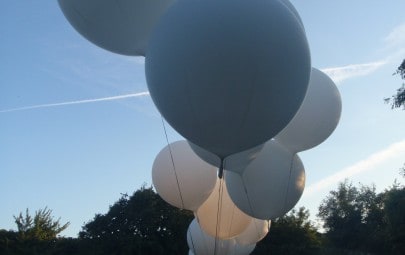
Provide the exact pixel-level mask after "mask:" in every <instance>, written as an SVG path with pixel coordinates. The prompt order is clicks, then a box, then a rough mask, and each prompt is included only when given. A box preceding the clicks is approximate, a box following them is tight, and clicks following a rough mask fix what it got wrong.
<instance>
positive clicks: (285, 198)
mask: <svg viewBox="0 0 405 255" xmlns="http://www.w3.org/2000/svg"><path fill="white" fill-rule="evenodd" d="M296 155H297V154H294V156H293V157H292V158H291V162H290V175H289V176H288V183H287V188H286V191H285V197H284V208H283V209H285V208H287V198H288V193H289V190H290V182H291V175H292V168H293V163H294V158H295V156H296Z"/></svg>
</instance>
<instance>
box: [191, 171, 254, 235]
mask: <svg viewBox="0 0 405 255" xmlns="http://www.w3.org/2000/svg"><path fill="white" fill-rule="evenodd" d="M195 215H196V218H197V219H198V222H199V224H200V226H201V228H202V229H203V230H204V231H205V232H206V233H207V234H209V235H211V236H214V237H216V238H219V239H231V238H233V237H235V236H237V235H239V234H240V233H242V232H243V231H244V230H245V229H246V228H247V227H248V225H249V223H250V221H251V219H252V218H251V217H250V216H248V215H246V214H245V213H243V212H242V211H241V210H240V209H238V207H236V206H235V204H234V203H233V202H232V200H231V198H230V197H229V194H228V191H227V189H226V185H225V183H224V179H218V181H217V184H216V186H215V188H214V190H213V191H212V193H211V195H210V197H209V198H208V199H207V200H206V201H205V202H204V203H203V204H202V205H201V207H200V208H198V210H197V211H196V212H195Z"/></svg>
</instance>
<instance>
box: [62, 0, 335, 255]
mask: <svg viewBox="0 0 405 255" xmlns="http://www.w3.org/2000/svg"><path fill="white" fill-rule="evenodd" d="M58 2H59V5H60V7H61V9H62V11H63V13H64V15H65V16H66V18H67V19H68V21H69V22H70V23H71V24H72V26H73V27H74V28H75V29H76V30H77V31H78V32H79V33H80V34H82V35H83V36H84V37H85V38H87V39H88V40H89V41H91V42H93V43H94V44H96V45H98V46H100V47H102V48H104V49H106V50H109V51H112V52H115V53H118V54H124V55H131V56H145V73H146V80H147V84H148V88H149V92H150V95H151V97H152V99H153V101H154V103H155V105H156V107H157V108H158V110H159V111H160V113H161V114H162V116H163V117H164V118H165V119H166V121H167V122H168V123H169V124H170V125H171V126H172V127H173V128H174V129H175V130H176V131H177V132H178V133H179V134H181V135H182V136H183V137H184V138H186V140H184V141H178V142H174V143H171V144H168V146H166V147H165V148H164V149H163V150H162V151H161V152H160V153H159V154H158V155H157V157H156V159H155V161H154V163H153V168H152V179H153V184H154V186H155V188H156V191H157V192H158V194H159V195H160V196H161V197H162V198H163V199H164V200H165V201H167V202H168V203H170V204H172V205H174V206H177V207H179V208H182V209H187V210H192V211H193V212H194V213H195V220H194V221H193V222H192V223H191V224H190V226H189V229H188V233H187V241H188V244H189V248H190V253H189V254H196V255H200V254H249V253H250V252H251V251H252V250H253V249H254V247H255V243H256V242H258V241H259V240H261V239H262V238H264V236H265V235H266V234H267V233H268V231H269V228H270V220H272V219H275V218H277V217H280V216H282V215H284V214H285V213H287V212H288V211H289V210H291V209H292V208H293V207H294V206H295V205H296V203H297V202H298V200H299V199H300V197H301V195H302V193H303V191H304V186H305V169H304V166H303V163H302V162H301V160H300V158H299V156H298V155H297V153H298V152H300V151H304V150H308V149H310V148H313V147H314V146H317V145H319V144H320V143H322V142H323V141H324V140H326V139H327V138H328V137H329V135H330V134H331V133H332V132H333V131H334V129H335V128H336V126H337V124H338V122H339V118H340V113H341V99H340V94H339V91H338V89H337V88H336V85H335V84H334V83H333V81H332V80H331V79H330V78H329V77H328V76H327V75H326V74H325V73H323V72H321V71H320V70H318V69H316V68H313V67H311V59H310V51H309V45H308V41H307V38H306V33H305V30H304V25H303V23H302V20H301V18H300V16H299V14H298V12H297V10H296V9H295V8H294V6H293V5H292V4H291V3H290V2H289V1H288V0H250V1H247V0H153V1H152V0H115V1H112V0H58ZM217 175H218V177H219V178H218V177H217Z"/></svg>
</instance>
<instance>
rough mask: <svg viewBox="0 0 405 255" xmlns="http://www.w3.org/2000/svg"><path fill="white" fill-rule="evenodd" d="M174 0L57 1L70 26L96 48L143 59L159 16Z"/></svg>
mask: <svg viewBox="0 0 405 255" xmlns="http://www.w3.org/2000/svg"><path fill="white" fill-rule="evenodd" d="M174 1H175V0H58V2H59V6H60V8H61V9H62V11H63V14H64V15H65V17H66V18H67V20H68V21H69V22H70V24H71V25H72V26H73V27H74V28H75V29H76V30H77V31H78V32H79V33H80V34H81V35H82V36H84V37H85V38H86V39H87V40H89V41H91V42H92V43H94V44H96V45H97V46H99V47H101V48H103V49H106V50H109V51H112V52H115V53H118V54H123V55H131V56H139V55H141V56H144V55H145V50H146V47H147V44H148V40H149V36H150V33H151V31H152V30H153V28H154V27H155V25H156V23H157V21H158V20H159V18H160V16H161V15H162V14H163V13H164V12H165V11H166V9H167V8H168V7H169V6H170V5H171V4H172V3H173V2H174Z"/></svg>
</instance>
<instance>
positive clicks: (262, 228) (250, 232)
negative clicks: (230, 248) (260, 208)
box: [235, 218, 271, 246]
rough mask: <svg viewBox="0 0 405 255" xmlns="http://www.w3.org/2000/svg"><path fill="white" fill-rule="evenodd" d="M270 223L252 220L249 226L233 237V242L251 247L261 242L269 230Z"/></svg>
mask: <svg viewBox="0 0 405 255" xmlns="http://www.w3.org/2000/svg"><path fill="white" fill-rule="evenodd" d="M270 224H271V221H269V220H260V219H255V218H253V219H252V221H251V222H250V224H249V226H248V227H247V228H246V229H245V231H243V232H242V233H241V234H239V235H238V236H237V237H235V240H236V242H237V243H238V244H240V245H244V246H246V245H251V244H255V243H257V242H259V241H260V240H262V239H263V238H264V237H265V236H266V235H267V233H268V232H269V230H270Z"/></svg>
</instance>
